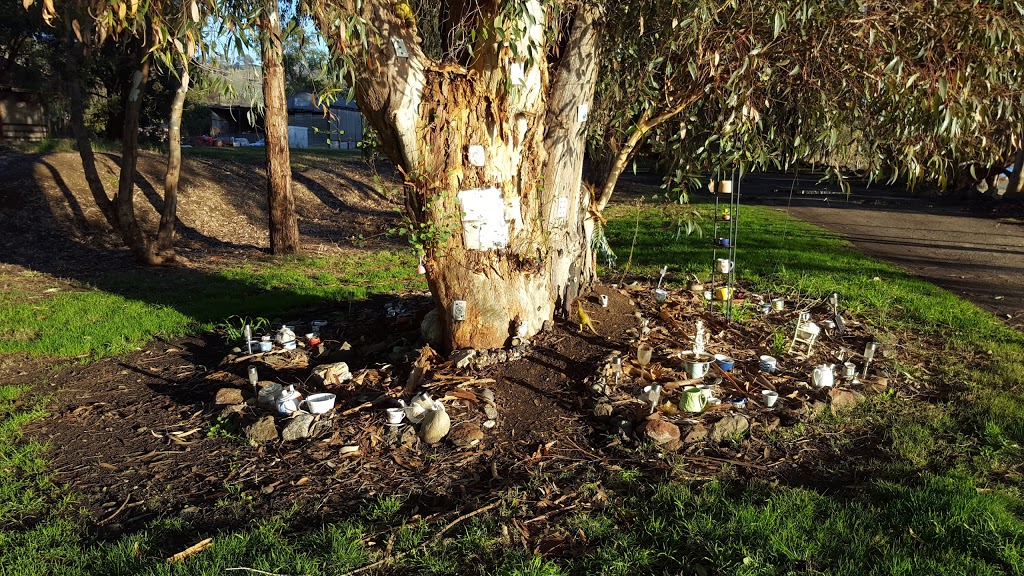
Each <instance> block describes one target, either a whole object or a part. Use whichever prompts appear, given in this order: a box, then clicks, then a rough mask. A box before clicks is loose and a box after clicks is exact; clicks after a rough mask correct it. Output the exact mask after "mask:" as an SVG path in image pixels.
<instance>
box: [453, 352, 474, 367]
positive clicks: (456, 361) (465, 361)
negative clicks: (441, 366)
mask: <svg viewBox="0 0 1024 576" xmlns="http://www.w3.org/2000/svg"><path fill="white" fill-rule="evenodd" d="M474 357H476V350H456V351H455V352H452V356H451V361H452V365H453V366H455V369H456V370H462V369H463V368H465V367H467V366H469V363H470V362H472V361H473V358H474Z"/></svg>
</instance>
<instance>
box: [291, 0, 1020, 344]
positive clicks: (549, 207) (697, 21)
mask: <svg viewBox="0 0 1024 576" xmlns="http://www.w3.org/2000/svg"><path fill="white" fill-rule="evenodd" d="M308 7H309V10H310V11H311V12H312V13H313V14H314V15H315V19H316V22H317V24H318V27H319V29H320V31H321V33H322V34H323V35H324V37H325V38H326V39H327V42H328V45H329V46H330V48H331V49H332V54H333V56H334V57H335V58H336V60H337V61H338V62H339V63H340V64H341V65H343V66H344V67H345V69H346V70H347V72H348V74H349V76H350V79H351V81H352V82H353V85H354V92H355V97H356V100H357V101H358V103H359V106H360V108H361V110H362V111H363V113H364V114H365V115H366V116H367V118H368V120H369V122H370V124H371V125H372V126H373V127H374V129H375V130H376V131H377V133H378V134H379V135H380V138H381V148H382V150H383V151H384V152H385V153H386V154H387V155H388V157H389V158H391V160H392V161H393V162H394V163H395V164H396V166H397V167H398V168H399V170H400V171H401V172H402V174H403V175H404V177H405V191H406V193H405V201H406V213H407V215H408V218H409V223H408V226H407V227H405V228H404V232H405V233H406V234H408V235H409V236H410V238H411V239H412V240H413V242H414V244H415V245H416V246H417V247H419V248H421V249H422V250H423V252H424V254H425V263H426V268H427V280H428V283H429V284H430V288H431V291H432V293H433V295H434V299H435V302H436V304H437V308H438V310H439V312H440V313H441V314H442V317H443V318H444V324H445V326H446V328H447V344H448V345H449V346H451V347H455V348H459V347H491V346H499V345H502V344H503V343H505V342H506V341H507V339H508V338H509V336H510V334H511V333H513V332H519V333H521V334H526V335H529V334H532V333H534V332H536V331H537V330H538V329H539V328H540V326H541V323H542V322H543V321H544V320H546V319H549V318H551V317H552V315H553V313H554V311H555V310H556V308H559V309H562V310H565V309H567V308H568V307H569V306H570V305H571V303H572V302H573V300H574V299H575V297H576V295H577V294H578V292H579V290H581V289H583V288H586V287H587V286H589V284H590V283H591V282H592V281H593V279H594V277H595V274H594V259H593V255H592V252H591V249H590V244H591V235H592V231H593V226H594V221H595V220H594V219H595V217H596V216H599V214H600V211H601V210H602V209H603V208H604V206H605V205H606V204H607V202H608V200H609V199H610V196H611V193H612V191H613V190H614V186H615V183H616V181H617V178H618V176H619V174H621V172H622V169H623V168H624V167H625V165H626V164H627V163H628V161H629V159H630V158H632V157H633V155H634V154H635V153H636V150H637V148H638V146H639V145H640V143H641V142H642V141H644V139H645V138H648V137H650V135H652V134H655V135H657V134H661V135H663V137H664V142H665V143H666V145H668V146H669V147H670V148H671V150H672V152H673V157H674V158H675V159H676V162H677V165H678V167H679V174H680V175H681V176H682V175H685V174H687V173H692V172H695V171H696V170H698V169H702V168H707V167H708V166H709V165H712V164H715V163H718V164H729V165H732V164H741V165H743V166H744V167H749V166H754V165H762V166H763V165H776V166H788V165H790V164H791V163H792V162H794V161H796V160H797V159H800V158H809V157H814V156H821V157H825V158H831V157H834V156H835V155H836V154H837V153H838V152H839V151H841V150H845V149H847V148H848V147H849V146H856V147H858V149H860V150H861V151H862V152H863V155H864V157H865V158H866V159H867V164H868V167H869V169H871V170H872V172H873V173H874V174H876V175H885V176H887V177H888V178H890V179H893V178H898V177H905V178H907V179H909V180H910V181H914V180H915V179H920V178H922V177H924V176H925V175H926V174H929V173H930V174H934V175H935V178H936V180H937V181H938V182H939V183H944V182H948V181H949V176H950V173H951V171H953V170H955V169H956V168H957V167H958V166H966V165H967V163H968V161H969V160H980V159H991V158H994V157H998V156H999V155H1001V154H1003V153H1005V151H1006V150H1015V149H1016V148H1018V147H1019V146H1018V145H1016V143H1019V128H1018V127H1019V126H1020V116H1019V112H1018V111H1017V108H1018V105H1017V101H1018V98H1019V94H1020V88H1021V86H1020V82H1021V80H1020V78H1019V77H1018V75H1017V71H1019V70H1020V69H1021V66H1020V64H1021V62H1020V60H1021V54H1020V50H1019V45H1020V43H1019V41H1020V40H1021V38H1022V36H1024V34H1022V25H1024V24H1022V22H1024V20H1022V18H1021V14H1020V11H1019V9H1018V8H1017V7H1016V5H1014V4H1013V3H1011V2H998V1H997V2H989V3H984V4H983V3H980V2H971V1H963V0H955V1H951V2H943V3H934V2H924V1H917V0H914V1H911V2H909V3H889V2H869V1H854V2H849V1H845V0H844V1H840V0H817V1H814V0H788V1H787V0H783V1H781V2H775V3H764V2H753V1H739V0H736V1H733V2H726V3H719V2H712V1H710V0H694V1H690V2H679V1H668V0H647V1H641V2H628V3H627V2H607V3H606V2H597V1H586V0H582V1H568V2H540V1H539V0H520V1H505V2H502V1H492V2H481V1H478V0H465V1H463V0H448V1H443V2H441V3H440V6H439V7H435V6H433V5H432V4H426V3H424V5H422V6H415V7H413V6H410V5H409V4H407V3H405V2H403V1H398V2H392V1H391V0H363V1H361V2H357V1H355V0H309V6H308ZM421 29H423V30H425V32H424V33H423V34H422V35H421V34H420V30H421ZM435 30H436V32H435ZM398 41H401V42H400V43H399V42H398ZM599 63H600V72H601V75H600V78H601V80H600V86H599V89H598V94H599V96H598V100H597V103H598V106H597V109H596V110H595V117H594V121H592V122H591V121H589V120H587V119H586V113H585V112H586V109H589V108H593V106H591V105H592V103H593V100H594V93H595V89H596V88H598V77H599V76H598V71H599ZM670 121H672V122H673V123H674V124H675V126H674V127H672V129H671V130H670V129H668V127H669V122H670ZM588 127H589V134H590V136H591V138H592V140H591V142H592V143H593V140H594V139H596V140H598V141H600V142H602V143H604V144H601V145H598V146H593V149H594V150H595V151H597V152H599V153H603V154H602V155H603V156H604V158H605V160H604V161H603V162H597V163H595V170H594V171H593V173H592V174H591V176H592V178H593V180H594V181H593V184H594V185H595V189H596V190H598V191H599V192H598V194H596V195H592V194H591V192H590V188H589V187H588V186H585V185H583V181H582V167H583V151H584V145H585V142H586V137H587V135H588ZM471 145H481V146H483V147H484V150H485V152H486V161H485V163H484V166H475V165H474V164H473V163H471V162H470V159H469V155H468V150H469V146H471ZM487 188H494V189H496V190H498V195H499V197H500V201H499V202H498V204H490V205H487V204H486V203H485V206H484V207H483V209H482V210H481V211H480V212H479V213H478V211H477V208H478V206H470V205H469V204H470V202H460V195H461V196H462V197H463V200H470V199H469V198H468V196H469V194H467V193H465V191H467V190H472V189H487ZM464 213H465V214H466V216H468V217H471V218H475V219H477V221H476V222H468V221H464V218H463V214H464ZM486 219H490V220H489V221H488V223H486V224H484V227H485V228H487V227H488V226H490V225H492V224H494V225H495V229H493V230H490V229H488V230H486V231H487V234H485V235H484V238H483V240H484V242H485V244H484V245H483V246H479V245H478V244H479V242H480V240H481V237H480V234H479V230H478V229H477V226H478V225H479V223H480V220H486ZM495 223H496V224H495ZM478 248H480V249H478ZM456 300H464V301H466V302H467V304H468V308H467V313H466V317H465V319H463V320H455V319H454V318H453V317H452V313H451V311H452V303H453V302H454V301H456Z"/></svg>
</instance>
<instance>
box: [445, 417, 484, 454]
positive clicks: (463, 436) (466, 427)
mask: <svg viewBox="0 0 1024 576" xmlns="http://www.w3.org/2000/svg"><path fill="white" fill-rule="evenodd" d="M448 439H449V440H451V441H452V444H455V445H456V446H458V447H459V448H470V447H473V446H476V445H477V444H479V443H480V441H481V440H483V439H484V433H483V431H482V430H480V427H479V426H477V425H476V424H474V423H472V422H463V423H461V424H459V425H457V426H455V427H453V428H452V430H451V432H449V433H448Z"/></svg>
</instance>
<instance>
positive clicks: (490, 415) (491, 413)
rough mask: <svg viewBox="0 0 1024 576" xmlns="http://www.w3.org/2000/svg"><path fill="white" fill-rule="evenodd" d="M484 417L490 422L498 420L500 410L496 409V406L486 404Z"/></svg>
mask: <svg viewBox="0 0 1024 576" xmlns="http://www.w3.org/2000/svg"><path fill="white" fill-rule="evenodd" d="M484 416H487V419H488V420H497V419H498V409H497V408H495V407H494V404H491V403H490V402H487V403H485V404H484Z"/></svg>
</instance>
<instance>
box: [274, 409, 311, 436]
mask: <svg viewBox="0 0 1024 576" xmlns="http://www.w3.org/2000/svg"><path fill="white" fill-rule="evenodd" d="M315 419H316V416H313V415H312V414H299V415H297V416H295V417H294V418H292V419H291V420H290V421H289V422H288V424H286V425H285V427H284V429H283V430H281V439H282V440H284V441H285V442H291V441H292V440H301V439H303V438H308V437H309V428H310V426H312V424H313V420H315Z"/></svg>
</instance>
